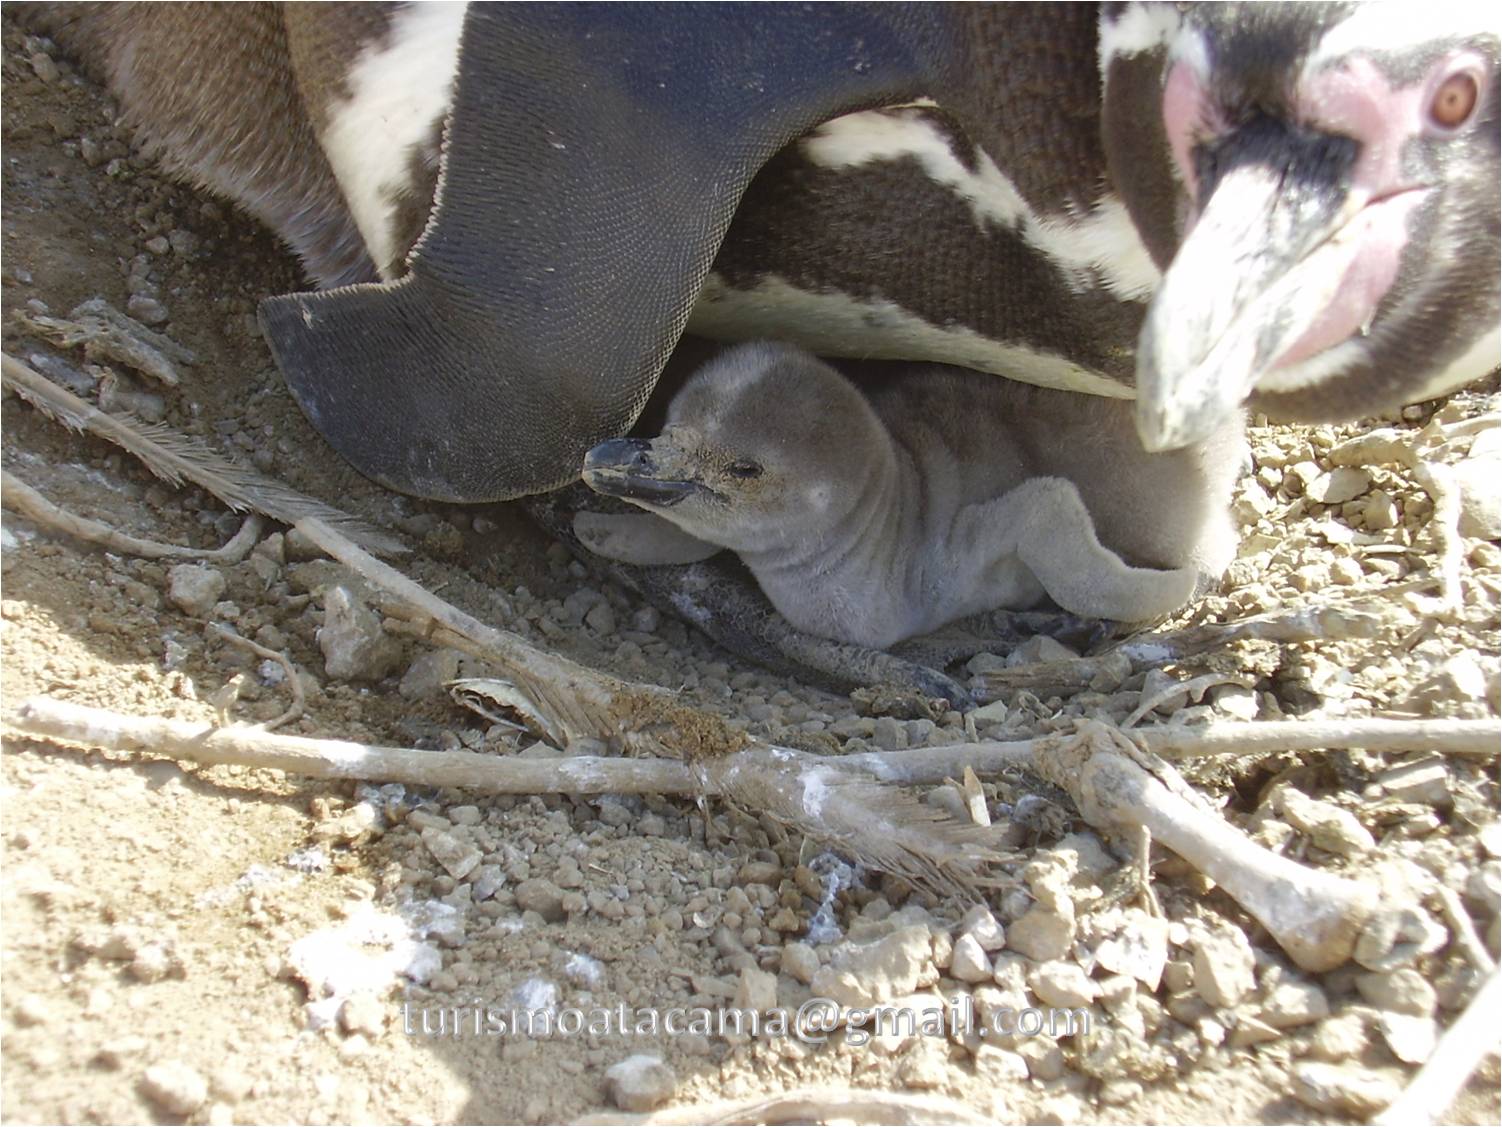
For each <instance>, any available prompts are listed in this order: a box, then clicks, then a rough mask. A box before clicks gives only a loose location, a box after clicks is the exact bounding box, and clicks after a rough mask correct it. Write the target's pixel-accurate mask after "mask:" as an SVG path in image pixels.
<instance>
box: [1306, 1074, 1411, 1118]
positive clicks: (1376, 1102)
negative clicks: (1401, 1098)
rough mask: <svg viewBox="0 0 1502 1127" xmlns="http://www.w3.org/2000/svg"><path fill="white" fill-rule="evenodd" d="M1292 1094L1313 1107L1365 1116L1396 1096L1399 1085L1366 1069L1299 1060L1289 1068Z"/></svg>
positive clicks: (1368, 1115) (1375, 1111)
mask: <svg viewBox="0 0 1502 1127" xmlns="http://www.w3.org/2000/svg"><path fill="white" fill-rule="evenodd" d="M1293 1094H1294V1096H1295V1097H1297V1098H1298V1100H1299V1102H1301V1103H1305V1104H1308V1105H1309V1106H1310V1107H1312V1108H1314V1109H1315V1110H1316V1111H1331V1112H1339V1113H1342V1114H1345V1115H1354V1116H1357V1117H1359V1118H1361V1119H1367V1118H1369V1117H1371V1116H1373V1115H1375V1114H1376V1113H1377V1112H1379V1111H1382V1110H1383V1109H1385V1108H1386V1107H1387V1106H1388V1105H1389V1104H1391V1103H1392V1102H1393V1101H1394V1100H1395V1099H1397V1098H1398V1095H1399V1088H1398V1086H1397V1085H1396V1084H1394V1083H1393V1082H1392V1081H1391V1080H1389V1079H1387V1077H1385V1076H1381V1075H1379V1074H1377V1073H1374V1072H1372V1071H1371V1070H1370V1069H1364V1068H1355V1067H1347V1066H1345V1065H1339V1064H1323V1063H1321V1062H1319V1061H1301V1062H1300V1063H1298V1064H1296V1065H1294V1068H1293Z"/></svg>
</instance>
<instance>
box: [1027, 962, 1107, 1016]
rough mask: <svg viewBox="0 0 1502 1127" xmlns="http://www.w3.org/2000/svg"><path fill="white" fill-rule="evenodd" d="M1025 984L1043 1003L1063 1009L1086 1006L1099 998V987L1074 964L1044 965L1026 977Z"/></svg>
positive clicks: (1055, 963) (1053, 963) (1056, 963)
mask: <svg viewBox="0 0 1502 1127" xmlns="http://www.w3.org/2000/svg"><path fill="white" fill-rule="evenodd" d="M1027 983H1028V985H1029V986H1030V987H1031V988H1032V991H1033V993H1034V994H1036V995H1038V997H1039V998H1041V999H1042V1000H1043V1001H1044V1002H1045V1003H1047V1004H1048V1005H1050V1006H1060V1007H1062V1008H1064V1009H1073V1008H1075V1007H1077V1006H1088V1005H1089V1004H1090V1003H1091V1002H1093V1001H1095V999H1096V998H1097V997H1099V996H1100V987H1099V986H1098V985H1096V983H1094V982H1092V981H1091V980H1090V977H1089V976H1088V975H1087V974H1086V973H1085V972H1084V971H1083V970H1081V969H1080V968H1079V967H1078V966H1076V965H1075V964H1074V963H1065V962H1051V963H1044V964H1043V965H1042V966H1040V967H1038V968H1037V969H1035V970H1034V971H1033V973H1032V974H1031V975H1029V976H1028V980H1027Z"/></svg>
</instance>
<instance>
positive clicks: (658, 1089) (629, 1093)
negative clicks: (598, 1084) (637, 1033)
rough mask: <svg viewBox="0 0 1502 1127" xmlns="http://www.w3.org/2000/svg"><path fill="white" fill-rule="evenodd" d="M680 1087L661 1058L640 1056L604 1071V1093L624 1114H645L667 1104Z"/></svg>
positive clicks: (646, 1055)
mask: <svg viewBox="0 0 1502 1127" xmlns="http://www.w3.org/2000/svg"><path fill="white" fill-rule="evenodd" d="M677 1087H678V1078H677V1077H676V1076H674V1075H673V1070H672V1069H671V1068H669V1067H668V1066H667V1065H665V1064H663V1063H662V1058H661V1057H658V1056H650V1055H648V1054H646V1053H637V1054H636V1055H634V1056H629V1057H627V1058H626V1059H625V1060H623V1061H619V1062H617V1063H616V1064H613V1065H611V1066H610V1067H609V1068H608V1069H606V1070H605V1089H606V1091H607V1092H608V1093H609V1095H610V1100H611V1102H612V1103H614V1104H615V1106H616V1107H618V1108H620V1109H621V1110H622V1111H634V1112H646V1111H651V1110H652V1109H653V1108H655V1107H657V1106H658V1105H659V1104H662V1103H664V1102H665V1101H666V1100H667V1099H668V1098H669V1097H670V1096H672V1094H673V1091H674V1089H676V1088H677Z"/></svg>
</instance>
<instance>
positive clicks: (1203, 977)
mask: <svg viewBox="0 0 1502 1127" xmlns="http://www.w3.org/2000/svg"><path fill="white" fill-rule="evenodd" d="M1255 969H1256V957H1255V955H1254V954H1253V953H1252V945H1251V944H1250V943H1248V942H1247V938H1246V936H1245V935H1244V934H1243V933H1242V931H1241V929H1240V928H1234V927H1225V928H1219V929H1217V930H1215V931H1212V932H1208V933H1206V934H1205V935H1202V936H1201V937H1200V938H1199V939H1198V941H1197V943H1196V945H1195V948H1194V988H1195V990H1196V991H1197V992H1198V993H1199V996H1200V997H1201V998H1203V999H1204V1000H1205V1001H1206V1002H1208V1003H1209V1004H1210V1005H1212V1006H1214V1007H1216V1008H1217V1009H1225V1008H1229V1007H1231V1006H1235V1005H1237V1004H1238V1003H1239V1002H1240V1001H1241V999H1243V998H1244V997H1246V996H1247V995H1248V994H1250V993H1251V992H1252V990H1253V988H1254V987H1255V986H1256V984H1257V982H1256V976H1255V973H1254V972H1255Z"/></svg>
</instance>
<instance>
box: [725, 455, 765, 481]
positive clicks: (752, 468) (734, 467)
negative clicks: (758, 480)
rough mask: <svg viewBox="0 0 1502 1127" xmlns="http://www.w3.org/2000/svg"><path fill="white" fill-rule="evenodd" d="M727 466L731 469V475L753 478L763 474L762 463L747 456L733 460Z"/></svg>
mask: <svg viewBox="0 0 1502 1127" xmlns="http://www.w3.org/2000/svg"><path fill="white" fill-rule="evenodd" d="M725 468H726V469H727V470H728V471H729V473H730V476H731V477H741V478H751V477H760V476H761V466H760V464H758V463H756V462H753V461H751V460H750V459H747V458H742V459H741V460H740V461H738V462H731V463H730V465H728V466H726V467H725Z"/></svg>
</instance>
